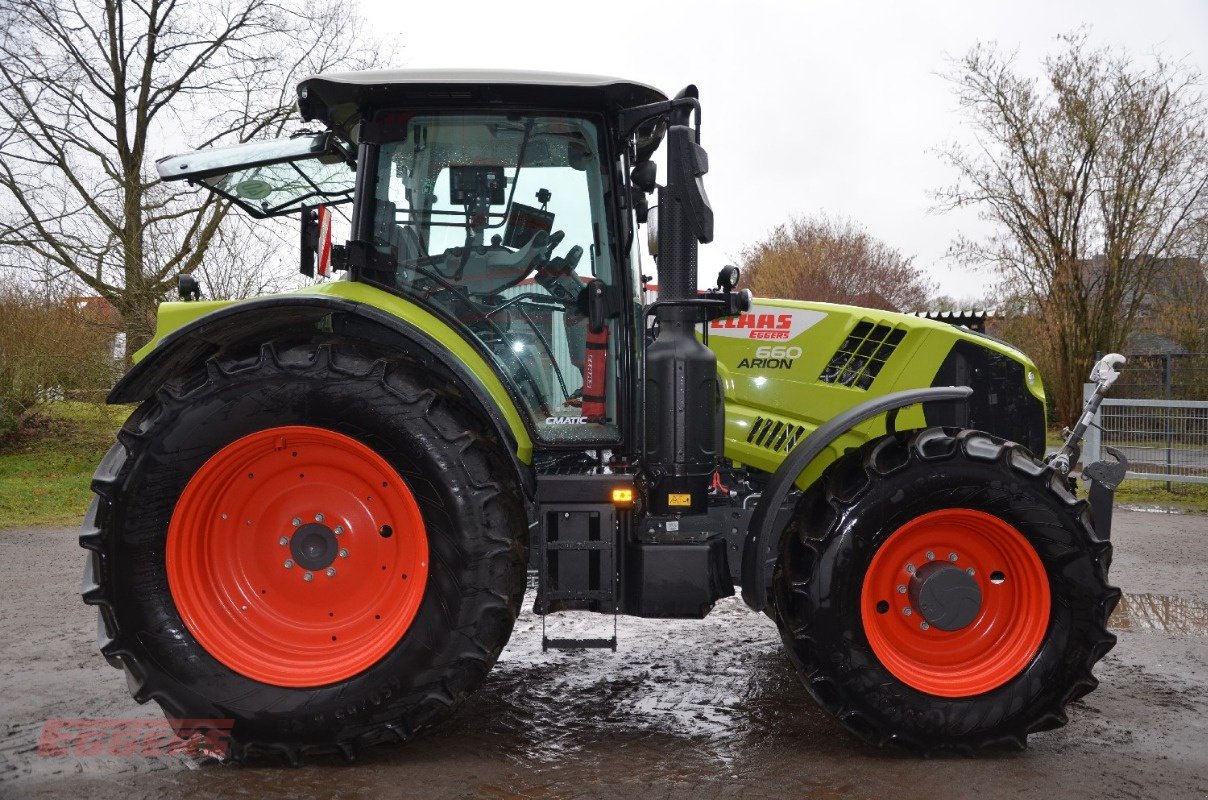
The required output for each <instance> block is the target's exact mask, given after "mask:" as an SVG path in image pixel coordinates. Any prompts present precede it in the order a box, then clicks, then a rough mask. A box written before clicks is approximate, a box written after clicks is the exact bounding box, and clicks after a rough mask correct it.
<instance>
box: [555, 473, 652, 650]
mask: <svg viewBox="0 0 1208 800" xmlns="http://www.w3.org/2000/svg"><path fill="white" fill-rule="evenodd" d="M618 486H622V487H624V486H632V476H630V475H626V474H621V475H617V474H615V473H612V472H610V471H606V470H589V471H585V472H571V471H559V472H557V473H548V474H543V475H539V476H538V479H537V498H538V509H539V515H540V517H539V520H538V525H537V548H536V551H537V600H536V603H535V606H534V610H535V611H536V612H537V613H538V614H540V615H541V649H542V651H548V650H575V649H608V650H612V651H613V652H616V649H617V616H618V614H619V611H620V586H619V578H618V568H619V557H618V556H619V543H620V541H621V536H623V535H624V533H625V528H626V526H627V524H628V520H629V515H628V509H627V508H618V507H617V506H615V505H613V503H612V502H611V500H610V495H611V491H612V489H614V488H617V487H618ZM571 610H586V611H593V612H597V613H601V614H608V613H611V615H612V636H611V637H581V638H578V637H577V638H571V637H552V636H549V635H548V630H547V624H546V617H547V616H549V615H550V614H552V613H556V612H559V611H571Z"/></svg>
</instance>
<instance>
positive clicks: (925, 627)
mask: <svg viewBox="0 0 1208 800" xmlns="http://www.w3.org/2000/svg"><path fill="white" fill-rule="evenodd" d="M919 627H920V628H922V629H923V630H927V629H929V628H930V627H931V626H930V625H928V624H927V623H926V622H920V623H919Z"/></svg>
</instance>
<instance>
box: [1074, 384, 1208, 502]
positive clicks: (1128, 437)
mask: <svg viewBox="0 0 1208 800" xmlns="http://www.w3.org/2000/svg"><path fill="white" fill-rule="evenodd" d="M1112 390H1113V393H1114V391H1115V387H1114V386H1113V387H1112ZM1092 391H1094V384H1092V383H1088V384H1085V386H1084V387H1083V395H1084V397H1089V396H1090V393H1091V392H1092ZM1203 396H1204V395H1201V397H1203ZM1105 445H1107V446H1111V447H1114V448H1116V449H1117V450H1119V451H1121V452H1122V453H1124V456H1125V457H1126V458H1127V459H1128V461H1129V471H1128V477H1129V478H1133V479H1139V480H1147V481H1161V482H1164V483H1166V488H1167V489H1169V488H1170V484H1172V483H1205V484H1208V400H1203V399H1201V400H1167V399H1161V398H1159V399H1137V398H1121V397H1107V398H1105V399H1104V401H1103V404H1102V405H1101V406H1100V407H1099V413H1098V415H1096V417H1095V420H1094V424H1093V425H1092V426H1091V427H1090V428H1089V429H1088V431H1087V437H1086V444H1085V447H1084V448H1083V454H1082V455H1083V463H1088V464H1089V463H1091V462H1092V461H1097V460H1099V459H1100V458H1102V457H1103V456H1104V454H1105V453H1104V451H1103V449H1102V448H1103V446H1105Z"/></svg>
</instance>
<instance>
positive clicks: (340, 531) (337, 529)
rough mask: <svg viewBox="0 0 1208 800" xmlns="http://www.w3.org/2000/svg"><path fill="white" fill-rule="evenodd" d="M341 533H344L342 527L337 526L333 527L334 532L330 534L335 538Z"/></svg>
mask: <svg viewBox="0 0 1208 800" xmlns="http://www.w3.org/2000/svg"><path fill="white" fill-rule="evenodd" d="M343 532H344V526H343V525H337V526H336V527H335V530H333V531H332V533H334V534H335V535H336V536H339V535H340V534H341V533H343Z"/></svg>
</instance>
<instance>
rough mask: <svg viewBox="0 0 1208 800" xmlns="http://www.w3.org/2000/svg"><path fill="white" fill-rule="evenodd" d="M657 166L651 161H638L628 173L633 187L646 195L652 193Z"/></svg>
mask: <svg viewBox="0 0 1208 800" xmlns="http://www.w3.org/2000/svg"><path fill="white" fill-rule="evenodd" d="M658 171H659V165H658V164H655V163H654V162H653V161H639V162H638V163H636V164H634V165H633V169H632V170H630V172H629V180H630V181H632V182H633V185H634V186H636V187H637V188H639V189H641V190H642V191H643V192H645V193H646V194H650V193H651V192H653V191H654V186H655V183H654V181H655V177H656V176H657V175H658Z"/></svg>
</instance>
